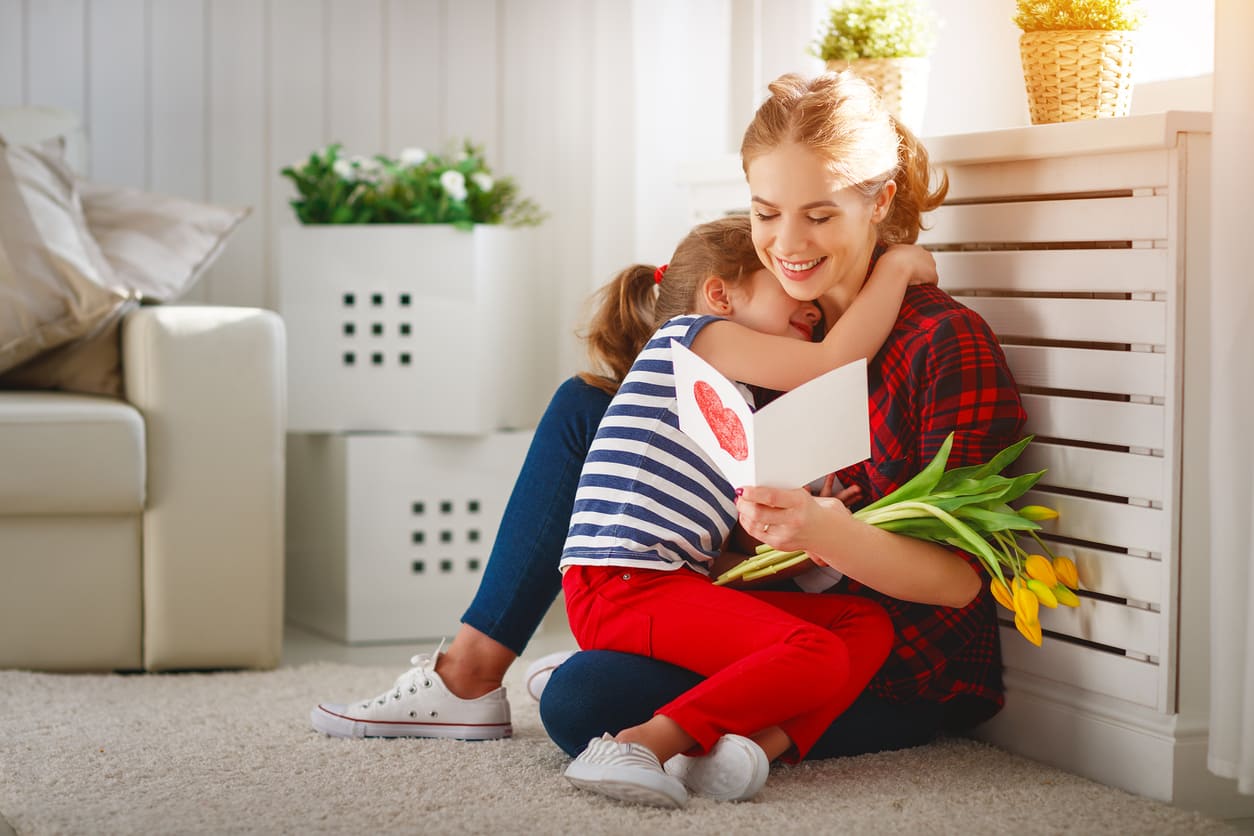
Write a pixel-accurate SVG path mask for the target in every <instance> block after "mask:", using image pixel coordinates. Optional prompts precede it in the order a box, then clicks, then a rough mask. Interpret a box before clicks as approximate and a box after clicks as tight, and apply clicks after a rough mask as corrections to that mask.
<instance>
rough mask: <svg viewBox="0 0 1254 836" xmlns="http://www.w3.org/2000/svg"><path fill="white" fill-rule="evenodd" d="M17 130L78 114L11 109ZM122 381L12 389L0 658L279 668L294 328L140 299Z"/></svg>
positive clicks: (15, 662)
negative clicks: (73, 388)
mask: <svg viewBox="0 0 1254 836" xmlns="http://www.w3.org/2000/svg"><path fill="white" fill-rule="evenodd" d="M0 131H2V132H3V135H4V136H5V138H6V139H7V140H8V141H9V142H11V143H16V144H21V143H34V142H37V141H40V140H42V139H45V138H48V137H55V136H60V137H64V138H65V139H66V149H65V150H66V155H67V159H68V160H69V162H70V163H71V164H72V165H74V166H75V167H76V168H78V169H79V170H81V168H82V163H83V162H84V160H85V142H84V134H83V131H82V128H81V127H80V126H79V125H78V122H77V118H76V117H75V116H74V114H70V113H67V112H65V111H59V110H55V109H49V108H10V109H0ZM121 343H122V370H123V382H124V392H125V396H124V397H122V398H113V397H103V396H92V395H78V394H69V393H66V392H57V391H18V390H3V391H0V668H27V669H37V670H52V671H80V670H141V669H142V670H172V669H207V668H269V667H274V666H275V665H277V664H278V661H279V654H280V643H281V639H282V622H283V501H284V425H285V421H286V414H285V410H286V407H285V404H286V382H285V338H284V329H283V323H282V320H281V319H280V318H279V317H278V316H277V315H276V314H274V313H272V312H270V311H262V310H256V309H251V308H227V307H177V306H157V307H141V308H139V309H137V310H133V311H131V312H130V313H128V314H127V315H126V318H125V319H124V320H123V322H122V329H121Z"/></svg>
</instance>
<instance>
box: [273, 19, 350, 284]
mask: <svg viewBox="0 0 1254 836" xmlns="http://www.w3.org/2000/svg"><path fill="white" fill-rule="evenodd" d="M326 39H327V18H326V15H325V14H324V7H323V6H322V4H319V3H309V2H307V0H271V3H270V42H269V44H268V49H267V55H266V60H267V62H268V64H269V75H270V86H271V89H272V90H273V91H275V93H274V94H273V95H271V97H270V106H269V108H267V110H266V118H267V120H268V133H269V137H270V148H269V151H270V166H269V170H268V171H267V175H268V178H269V179H268V180H267V181H266V196H267V201H266V205H265V210H266V212H267V213H268V214H269V228H270V231H271V234H270V235H269V236H267V237H268V240H267V241H266V245H267V247H268V248H269V256H270V266H271V273H272V275H273V276H277V275H278V269H279V267H278V258H279V255H278V254H279V245H278V244H279V234H278V231H279V229H281V228H282V227H284V226H290V225H294V224H296V223H297V220H296V214H295V212H293V211H292V207H291V206H290V201H291V200H292V198H294V197H295V196H296V189H295V187H294V186H293V185H292V183H291V181H290V180H288V179H286V178H284V177H281V176H280V175H279V170H280V169H281V168H283V167H285V166H288V165H293V164H297V163H303V162H304V161H305V160H307V159H309V155H310V154H311V153H312V152H314V151H316V150H320V149H321V148H322V147H323V146H324V145H325V144H326V143H327V142H328V141H330V137H328V136H327V107H326V96H325V95H324V93H325V86H324V83H323V81H324V80H323V75H322V72H321V68H322V66H323V55H324V47H323V44H324V43H325V40H326ZM315 69H317V70H318V71H317V72H315V71H314V70H315ZM368 150H369V151H370V152H371V153H373V151H374V149H368ZM268 287H269V291H270V293H271V295H270V296H269V299H270V300H271V301H272V302H274V303H275V304H276V305H277V304H278V295H277V294H278V284H277V280H274V279H272V280H271V281H270V283H269V286H268Z"/></svg>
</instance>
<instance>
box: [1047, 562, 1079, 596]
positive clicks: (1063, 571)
mask: <svg viewBox="0 0 1254 836" xmlns="http://www.w3.org/2000/svg"><path fill="white" fill-rule="evenodd" d="M1053 568H1054V574H1055V575H1057V576H1058V580H1059V581H1060V582H1061V583H1063V584H1064V585H1066V586H1068V587H1070V588H1071V589H1079V588H1080V571H1079V570H1078V569H1077V568H1076V565H1075V561H1073V560H1072V559H1071V558H1069V557H1064V556H1063V555H1058V556H1057V557H1055V558H1054V564H1053Z"/></svg>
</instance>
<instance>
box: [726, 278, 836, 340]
mask: <svg viewBox="0 0 1254 836" xmlns="http://www.w3.org/2000/svg"><path fill="white" fill-rule="evenodd" d="M728 301H730V302H731V311H730V312H729V313H728V314H727V318H728V319H730V320H731V321H732V322H736V323H739V324H740V325H743V326H745V327H746V328H752V329H753V330H754V331H760V332H761V333H763V334H773V335H775V336H777V337H793V338H795V339H798V340H807V341H808V340H811V339H813V337H814V329H815V328H816V327H817V326H818V324H819V321H820V319H821V318H822V313H821V312H820V311H819V308H818V305H816V304H815V303H813V302H809V301H805V300H802V299H794V298H793V297H791V296H789V295H788V294H787V293H785V292H784V290H783V288H782V287H780V284H779V282H778V281H777V280H776V278H775V277H774V276H773V275H771V273H770V272H769V271H767V270H755V271H754V272H753V273H751V274H750V275H749V276H748V277H747V278H746V279H745V280H744V281H743V282H741V283H740V284H739V285H737V286H735V287H732V288H731V289H729V291H728Z"/></svg>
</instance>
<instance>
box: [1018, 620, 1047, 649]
mask: <svg viewBox="0 0 1254 836" xmlns="http://www.w3.org/2000/svg"><path fill="white" fill-rule="evenodd" d="M1015 629H1017V630H1018V631H1019V632H1020V633H1022V634H1023V637H1024V638H1025V639H1027V640H1028V641H1030V642H1032V644H1034V645H1036V646H1037V647H1040V646H1041V638H1042V637H1041V623H1040V622H1039V621H1025V620H1024V618H1023V616H1021V615H1016V616H1015Z"/></svg>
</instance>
